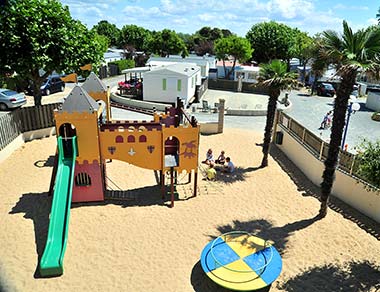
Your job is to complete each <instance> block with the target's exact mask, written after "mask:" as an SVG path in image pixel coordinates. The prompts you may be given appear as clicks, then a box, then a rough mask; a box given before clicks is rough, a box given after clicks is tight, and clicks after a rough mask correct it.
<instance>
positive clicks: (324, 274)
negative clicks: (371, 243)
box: [277, 261, 380, 292]
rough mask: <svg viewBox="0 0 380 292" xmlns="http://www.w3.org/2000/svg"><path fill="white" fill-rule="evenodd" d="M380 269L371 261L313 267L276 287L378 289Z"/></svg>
mask: <svg viewBox="0 0 380 292" xmlns="http://www.w3.org/2000/svg"><path fill="white" fill-rule="evenodd" d="M379 279H380V270H379V267H376V266H375V265H374V264H373V263H370V262H368V261H364V262H348V263H345V264H344V266H337V265H332V264H329V265H324V266H321V267H313V268H311V269H309V270H306V271H305V272H303V273H301V274H298V275H296V276H295V277H293V278H290V279H287V280H286V281H285V282H284V283H283V284H279V285H277V288H278V289H281V290H284V291H289V292H304V291H308V292H319V291H331V292H333V291H344V292H357V291H379V290H380V282H379Z"/></svg>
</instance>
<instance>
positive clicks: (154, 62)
mask: <svg viewBox="0 0 380 292" xmlns="http://www.w3.org/2000/svg"><path fill="white" fill-rule="evenodd" d="M208 58H209V57H208ZM210 62H211V61H210V60H209V59H206V58H203V57H199V56H193V57H186V58H182V57H181V56H169V57H168V58H163V57H150V58H149V60H148V62H147V63H146V64H147V66H152V67H155V66H165V65H171V64H175V63H189V64H190V63H191V64H195V65H197V66H198V67H200V69H201V77H202V78H206V77H208V75H209V70H210V68H211V67H210ZM211 63H212V62H211ZM214 66H215V65H214Z"/></svg>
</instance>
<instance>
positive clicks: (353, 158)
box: [279, 111, 362, 178]
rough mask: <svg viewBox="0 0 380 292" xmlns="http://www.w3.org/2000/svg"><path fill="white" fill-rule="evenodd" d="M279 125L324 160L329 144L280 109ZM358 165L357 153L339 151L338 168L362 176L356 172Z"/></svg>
mask: <svg viewBox="0 0 380 292" xmlns="http://www.w3.org/2000/svg"><path fill="white" fill-rule="evenodd" d="M279 125H280V126H281V128H282V129H284V130H286V131H287V132H288V133H289V134H290V135H291V136H293V137H294V138H296V139H297V140H298V141H299V142H300V143H301V144H302V145H303V146H304V147H305V148H306V149H307V150H308V151H309V152H310V153H312V154H313V155H314V156H315V157H316V158H318V159H319V160H321V161H324V160H326V158H327V155H328V151H329V146H330V145H329V144H328V143H327V142H325V141H323V140H322V139H321V138H319V137H318V136H317V135H315V134H314V133H312V132H311V131H309V130H308V129H306V128H305V127H304V126H302V125H301V124H300V123H298V122H297V121H296V120H294V119H293V118H291V117H290V116H288V115H287V114H285V113H284V112H282V111H279ZM359 165H360V159H359V158H358V156H357V155H355V154H352V153H350V152H348V151H344V150H340V151H339V161H338V167H339V169H341V170H343V171H345V172H347V173H349V174H350V175H354V176H356V177H358V178H362V177H361V176H360V174H359V173H358V168H359Z"/></svg>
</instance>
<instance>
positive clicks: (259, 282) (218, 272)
mask: <svg viewBox="0 0 380 292" xmlns="http://www.w3.org/2000/svg"><path fill="white" fill-rule="evenodd" d="M201 265H202V268H203V270H204V271H205V273H206V275H207V276H208V277H209V278H210V279H211V280H213V281H214V282H215V283H217V284H218V285H220V286H222V287H225V288H227V289H232V290H237V291H252V290H258V289H262V288H264V287H267V286H269V285H271V284H272V282H274V281H275V280H276V279H277V277H278V276H279V275H280V273H281V269H282V260H281V256H280V254H279V253H278V251H277V250H276V248H275V247H274V246H273V245H272V243H271V242H270V241H267V240H264V239H261V238H259V237H256V236H254V235H252V234H250V233H248V232H244V231H232V232H228V233H225V234H222V235H221V236H219V237H217V238H216V239H214V240H212V241H211V242H209V243H208V244H207V245H206V247H205V248H204V249H203V251H202V255H201Z"/></svg>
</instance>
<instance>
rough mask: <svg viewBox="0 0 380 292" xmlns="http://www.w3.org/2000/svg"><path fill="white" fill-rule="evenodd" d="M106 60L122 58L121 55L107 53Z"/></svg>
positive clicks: (105, 54) (104, 55)
mask: <svg viewBox="0 0 380 292" xmlns="http://www.w3.org/2000/svg"><path fill="white" fill-rule="evenodd" d="M103 57H104V59H111V58H121V55H120V53H114V52H106V53H104V54H103Z"/></svg>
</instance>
